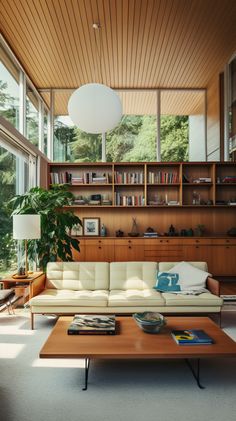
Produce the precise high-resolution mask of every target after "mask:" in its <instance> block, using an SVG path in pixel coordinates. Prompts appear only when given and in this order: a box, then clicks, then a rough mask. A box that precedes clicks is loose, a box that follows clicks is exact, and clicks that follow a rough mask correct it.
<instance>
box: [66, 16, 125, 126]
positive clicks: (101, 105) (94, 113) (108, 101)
mask: <svg viewBox="0 0 236 421" xmlns="http://www.w3.org/2000/svg"><path fill="white" fill-rule="evenodd" d="M93 29H94V30H95V31H97V34H98V35H100V30H101V25H100V23H94V24H93ZM94 36H95V41H96V46H97V53H98V60H99V62H100V69H99V71H100V75H99V77H101V64H102V57H101V51H102V48H101V47H102V45H101V38H100V37H99V44H100V47H99V48H98V41H97V39H96V32H94ZM68 111H69V116H70V118H71V120H72V121H73V123H74V124H76V125H77V126H78V127H79V128H80V129H81V130H83V131H84V132H86V133H94V134H99V133H105V132H107V131H109V130H112V129H114V128H115V127H116V126H117V125H118V123H119V122H120V120H121V117H122V105H121V101H120V98H119V96H118V94H117V93H116V92H115V91H113V90H112V89H111V88H109V87H108V86H106V85H103V84H102V83H88V84H86V85H82V86H81V87H80V88H79V89H77V90H76V91H74V92H73V94H72V95H71V97H70V99H69V102H68Z"/></svg>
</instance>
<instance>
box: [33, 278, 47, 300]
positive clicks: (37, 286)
mask: <svg viewBox="0 0 236 421" xmlns="http://www.w3.org/2000/svg"><path fill="white" fill-rule="evenodd" d="M45 282H46V275H45V273H42V275H40V276H39V277H38V278H36V279H34V280H33V282H32V283H31V285H30V298H33V297H35V296H36V295H38V294H40V292H42V291H43V290H44V288H45Z"/></svg>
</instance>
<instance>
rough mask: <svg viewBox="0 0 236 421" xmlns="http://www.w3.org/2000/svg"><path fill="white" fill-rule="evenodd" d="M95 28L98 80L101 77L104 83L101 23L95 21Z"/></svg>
mask: <svg viewBox="0 0 236 421" xmlns="http://www.w3.org/2000/svg"><path fill="white" fill-rule="evenodd" d="M93 29H94V38H95V45H96V51H97V56H98V63H99V66H98V72H97V74H98V82H99V79H100V81H101V82H100V83H102V84H103V77H102V40H101V25H100V23H94V24H93ZM96 33H97V34H98V39H97V36H96Z"/></svg>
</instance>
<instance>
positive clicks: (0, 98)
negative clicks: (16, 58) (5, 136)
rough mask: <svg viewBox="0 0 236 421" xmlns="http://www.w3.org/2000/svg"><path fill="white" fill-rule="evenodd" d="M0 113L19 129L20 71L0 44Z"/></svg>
mask: <svg viewBox="0 0 236 421" xmlns="http://www.w3.org/2000/svg"><path fill="white" fill-rule="evenodd" d="M0 58H1V61H0V115H1V116H2V117H4V118H5V119H6V120H8V121H9V122H10V123H11V124H12V125H13V126H14V127H16V128H17V129H19V79H20V72H19V70H18V69H17V68H16V66H15V65H14V64H13V63H12V61H11V60H10V59H9V57H8V56H7V55H6V53H5V52H4V50H3V49H2V47H1V46H0Z"/></svg>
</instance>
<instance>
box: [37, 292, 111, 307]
mask: <svg viewBox="0 0 236 421" xmlns="http://www.w3.org/2000/svg"><path fill="white" fill-rule="evenodd" d="M107 303H108V291H105V290H95V291H90V290H83V291H73V290H62V289H45V290H44V291H43V292H42V293H41V294H39V295H36V297H33V298H31V300H30V305H31V306H45V307H47V306H50V307H52V306H53V307H56V306H68V307H71V306H81V307H86V306H97V307H103V306H107Z"/></svg>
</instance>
